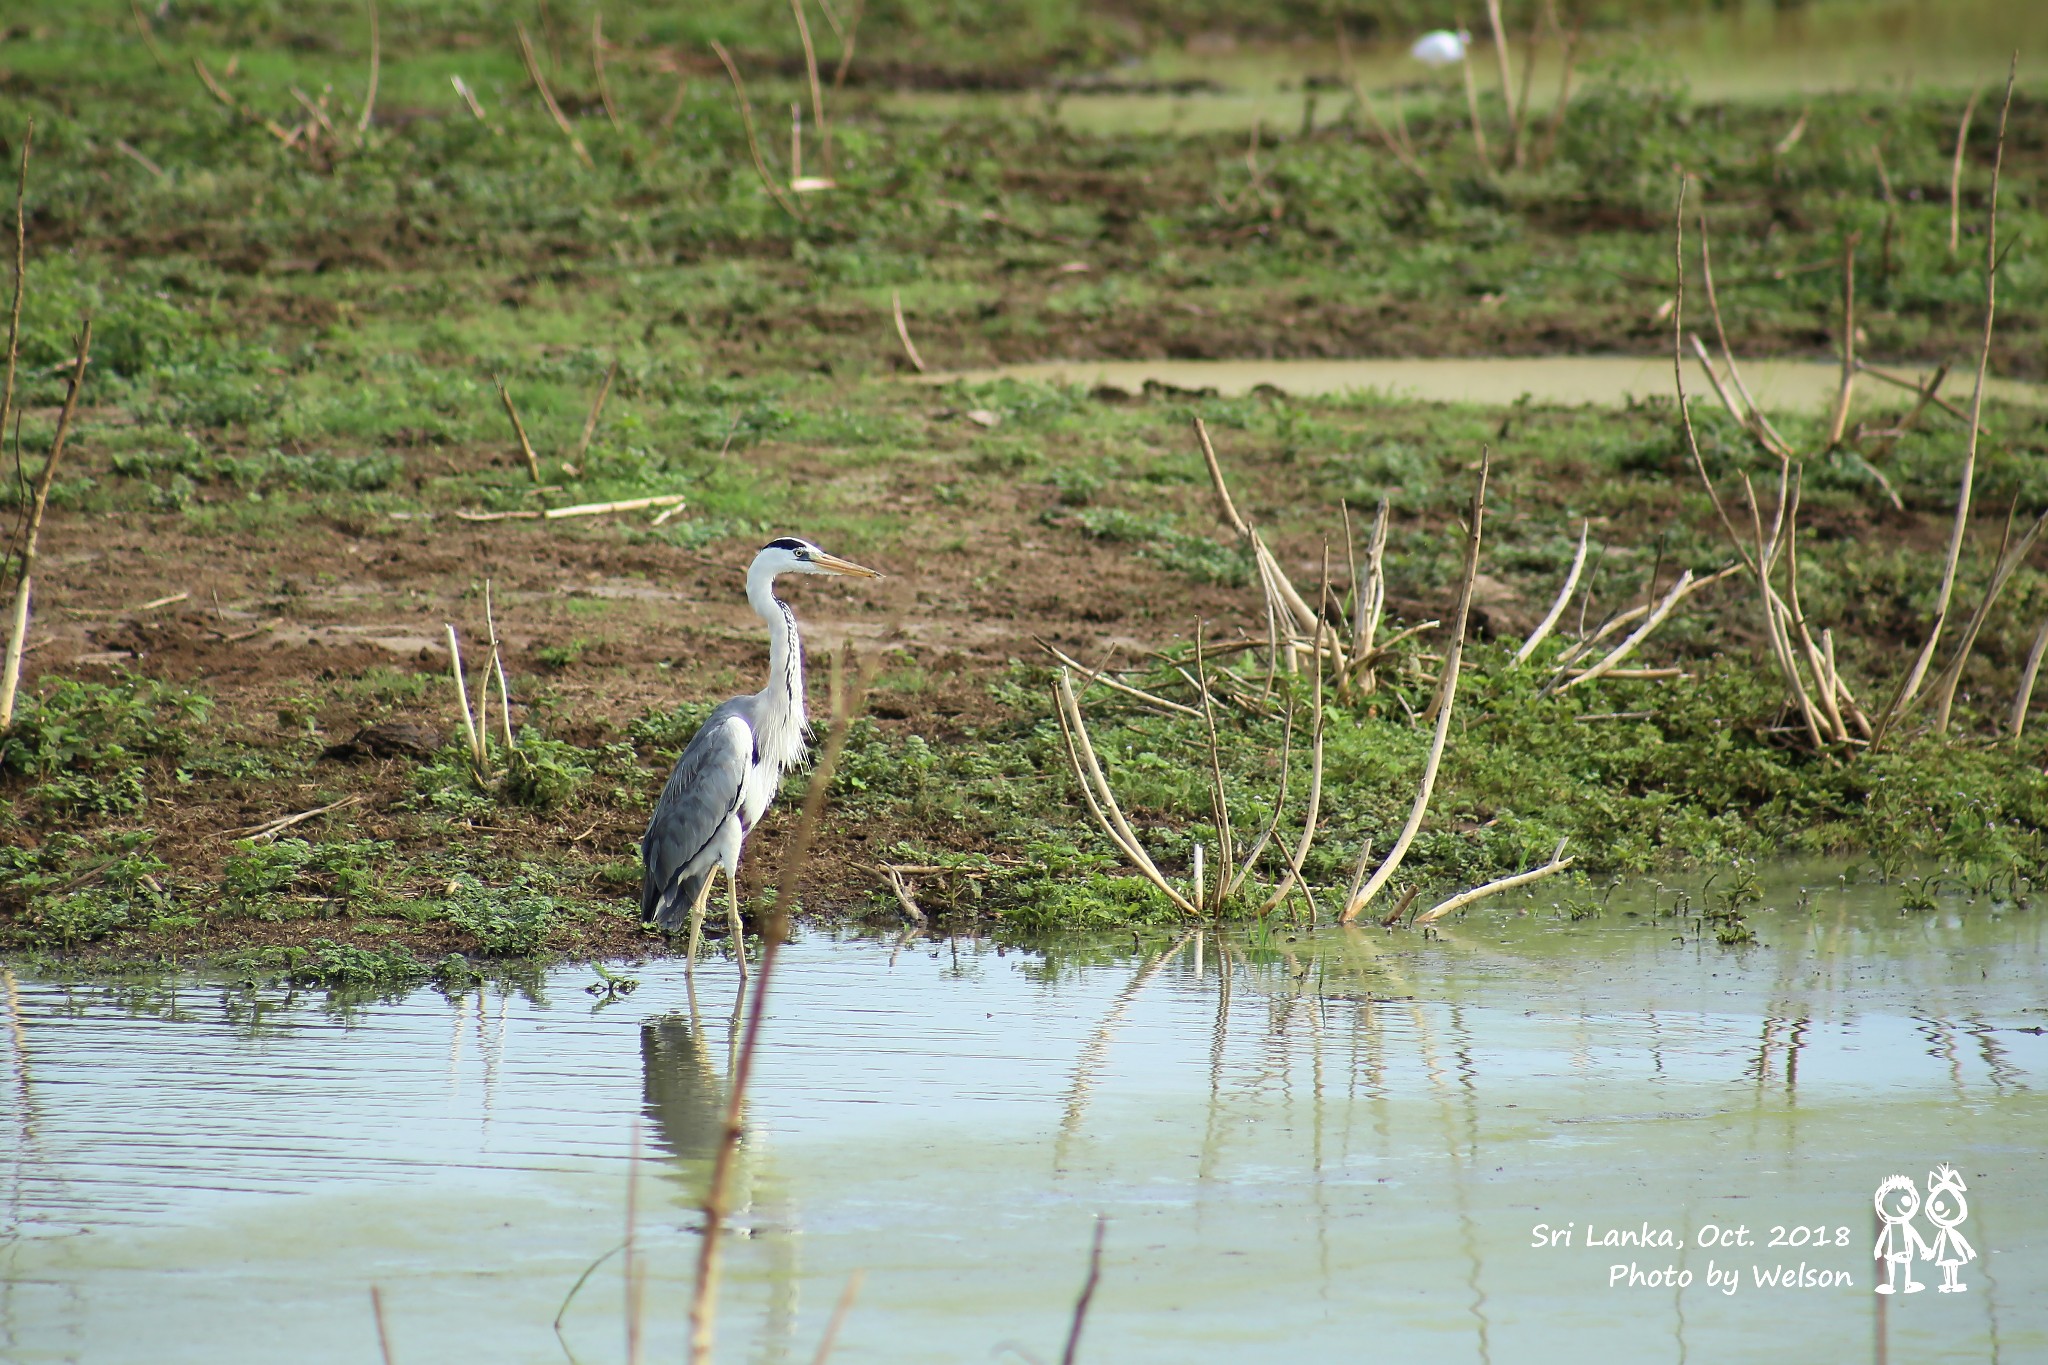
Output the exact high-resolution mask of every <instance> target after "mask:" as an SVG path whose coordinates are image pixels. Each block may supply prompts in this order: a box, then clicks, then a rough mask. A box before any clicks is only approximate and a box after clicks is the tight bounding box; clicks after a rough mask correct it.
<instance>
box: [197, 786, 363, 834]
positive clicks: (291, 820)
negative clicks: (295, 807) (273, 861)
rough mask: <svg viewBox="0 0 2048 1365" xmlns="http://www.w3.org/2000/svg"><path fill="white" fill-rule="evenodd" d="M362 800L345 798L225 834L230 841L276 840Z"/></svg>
mask: <svg viewBox="0 0 2048 1365" xmlns="http://www.w3.org/2000/svg"><path fill="white" fill-rule="evenodd" d="M362 799H363V798H362V797H360V796H344V797H342V798H341V800H339V801H330V802H328V803H327V804H326V805H324V806H316V807H314V808H313V809H312V810H302V811H300V812H299V813H298V814H296V815H281V816H279V817H278V818H277V819H275V820H265V821H264V822H263V823H262V824H260V825H250V826H249V827H248V828H246V829H231V830H227V831H225V833H226V835H227V837H228V838H230V839H249V840H252V841H253V840H260V839H275V838H276V837H277V836H278V835H280V834H282V833H284V832H285V831H286V830H288V829H290V828H292V827H293V826H294V825H303V824H305V823H306V821H308V820H312V819H315V818H316V817H318V816H322V815H326V814H327V813H328V812H330V811H337V810H340V809H342V808H343V807H344V806H353V805H355V804H356V803H357V802H358V801H361V800H362Z"/></svg>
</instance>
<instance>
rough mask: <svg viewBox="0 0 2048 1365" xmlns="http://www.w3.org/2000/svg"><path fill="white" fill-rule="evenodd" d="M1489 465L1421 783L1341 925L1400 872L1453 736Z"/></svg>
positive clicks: (1485, 462)
mask: <svg viewBox="0 0 2048 1365" xmlns="http://www.w3.org/2000/svg"><path fill="white" fill-rule="evenodd" d="M1491 466H1492V458H1491V455H1490V454H1482V455H1481V456H1480V458H1479V486H1478V488H1476V489H1475V490H1474V491H1473V493H1472V524H1471V526H1470V528H1469V529H1468V530H1467V531H1466V538H1465V572H1464V576H1463V578H1462V581H1461V582H1460V583H1459V586H1458V610H1457V614H1456V615H1455V616H1454V617H1453V618H1452V621H1451V639H1450V646H1449V648H1447V649H1446V650H1445V651H1444V663H1443V681H1442V682H1441V683H1440V684H1439V685H1438V689H1437V696H1436V701H1435V703H1434V706H1435V710H1436V733H1435V735H1434V736H1433V737H1432V738H1431V740H1430V744H1429V757H1428V759H1427V760H1425V761H1424V763H1423V767H1422V781H1421V783H1420V784H1419V785H1418V787H1417V788H1416V792H1415V802H1414V804H1413V805H1412V806H1410V807H1409V809H1408V820H1407V823H1406V824H1404V825H1402V826H1401V833H1400V836H1399V837H1398V838H1397V839H1395V841H1394V846H1393V847H1392V848H1390V849H1388V850H1387V856H1386V858H1385V859H1383V860H1382V861H1381V863H1380V865H1379V869H1378V870H1377V871H1375V872H1374V873H1373V874H1372V877H1371V878H1370V879H1369V880H1368V881H1367V882H1366V883H1365V885H1364V886H1362V887H1360V888H1359V889H1358V890H1357V891H1355V892H1353V893H1352V894H1351V896H1350V898H1349V899H1348V900H1347V901H1346V903H1345V906H1344V911H1343V914H1342V916H1341V917H1340V918H1341V922H1342V923H1345V924H1349V923H1351V921H1353V920H1355V919H1357V918H1358V912H1359V911H1361V910H1363V909H1365V907H1366V905H1367V904H1369V903H1370V902H1371V900H1372V898H1373V897H1374V896H1376V895H1378V894H1379V892H1380V888H1381V887H1383V886H1385V885H1386V884H1387V881H1388V879H1389V878H1391V877H1392V876H1393V875H1394V874H1395V873H1396V872H1398V871H1399V870H1400V868H1401V860H1402V859H1403V858H1405V857H1407V856H1408V846H1409V845H1410V844H1412V843H1414V842H1415V835H1416V833H1417V832H1418V831H1419V830H1421V828H1422V817H1423V816H1424V815H1425V814H1427V813H1428V811H1429V798H1430V794H1431V793H1432V792H1433V791H1434V790H1435V789H1436V775H1437V770H1438V768H1439V767H1440V766H1441V765H1442V763H1443V758H1444V746H1445V744H1447V743H1448V742H1449V740H1450V736H1451V712H1452V709H1453V707H1454V706H1455V704H1456V702H1457V698H1458V670H1459V667H1460V665H1461V664H1462V662H1463V660H1464V656H1465V627H1466V624H1467V622H1468V621H1469V620H1470V619H1471V615H1472V588H1473V585H1474V583H1476V582H1477V581H1478V578H1479V546H1480V542H1481V539H1482V537H1483V535H1484V526H1485V518H1486V478H1487V474H1488V472H1489V471H1490V469H1491ZM1369 853H1370V846H1368V853H1367V855H1362V856H1361V857H1360V858H1359V867H1360V869H1361V870H1362V869H1363V868H1364V866H1365V857H1366V856H1369Z"/></svg>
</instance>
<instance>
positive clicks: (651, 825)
mask: <svg viewBox="0 0 2048 1365" xmlns="http://www.w3.org/2000/svg"><path fill="white" fill-rule="evenodd" d="M786 573H806V574H850V575H853V576H855V577H859V578H880V577H881V576H882V575H881V574H879V573H877V572H875V571H874V570H873V569H869V568H863V567H862V566H861V565H859V564H855V563H854V562H852V561H851V560H846V559H841V558H839V557H838V556H837V555H831V554H827V553H825V552H824V551H823V550H821V549H819V548H818V547H817V546H815V545H813V544H811V543H810V542H809V541H807V540H799V539H797V538H795V537H793V536H787V537H784V538H783V539H781V540H771V541H769V542H768V543H767V544H766V545H764V546H762V547H761V552H760V553H759V554H757V555H755V556H754V562H753V564H752V565H750V566H749V567H748V569H747V602H748V604H749V605H751V606H752V607H753V608H754V610H755V612H756V613H758V614H759V615H760V617H761V619H762V621H764V622H765V623H767V626H768V684H767V686H765V687H763V688H762V689H761V690H760V691H759V692H754V693H750V694H748V695H746V696H744V697H734V698H733V699H732V700H731V701H727V702H723V703H721V704H720V705H719V706H718V707H717V708H716V709H715V710H713V711H712V713H711V714H710V715H709V716H707V717H705V719H704V724H703V725H702V726H700V727H699V728H698V730H697V733H696V735H695V737H693V738H692V739H691V740H690V743H689V745H688V746H687V747H686V748H684V750H683V753H682V757H680V758H678V759H677V760H676V766H675V770H674V771H673V772H671V773H670V774H669V778H668V785H667V786H666V787H664V788H663V789H662V792H661V800H660V801H658V802H656V803H655V806H654V816H653V818H652V819H650V820H649V821H648V822H647V833H646V834H644V835H642V836H641V838H640V861H641V864H642V867H643V869H644V870H643V872H642V875H641V882H640V917H641V919H643V920H644V921H646V922H647V923H648V924H651V925H653V926H654V927H656V928H658V929H660V930H661V931H662V932H663V933H664V934H673V933H675V932H676V931H677V930H679V929H681V928H682V927H683V925H684V923H685V921H686V919H687V922H688V924H689V927H690V947H689V952H690V956H691V958H692V959H694V958H695V957H696V953H697V936H698V934H699V932H700V931H701V929H702V928H703V924H704V903H705V901H706V900H707V899H709V897H710V894H711V877H712V874H713V873H714V872H717V871H718V870H720V869H721V868H722V869H724V871H725V880H726V887H727V891H728V898H727V903H728V907H729V910H730V916H731V923H732V930H733V934H734V938H733V942H734V944H735V946H737V945H739V944H740V943H741V942H742V940H741V938H740V937H739V934H740V930H741V926H740V901H739V866H740V848H741V846H742V845H743V844H744V843H745V842H746V838H747V835H748V834H749V833H751V832H752V831H753V828H754V825H755V824H756V823H757V822H758V821H759V820H760V818H761V814H762V812H763V811H765V810H767V809H768V804H769V803H770V802H771V801H773V800H774V799H775V792H776V789H777V788H778V787H779V786H781V784H782V775H783V774H784V773H786V772H788V771H789V770H790V769H791V768H794V767H796V766H797V765H798V764H800V763H802V762H803V759H804V751H805V747H806V745H807V744H808V742H809V738H810V733H809V732H810V727H809V725H808V724H807V723H806V721H805V719H804V642H803V636H802V635H800V634H799V633H798V631H797V626H796V613H794V612H792V611H791V610H790V609H789V604H788V603H787V602H784V601H782V600H781V599H780V598H778V597H776V595H775V580H776V579H777V578H778V577H780V576H781V575H783V574H786ZM745 960H746V959H745V957H744V954H743V955H742V957H741V962H742V963H743V964H744V962H745ZM743 970H744V968H743Z"/></svg>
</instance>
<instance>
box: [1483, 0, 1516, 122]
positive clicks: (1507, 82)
mask: <svg viewBox="0 0 2048 1365" xmlns="http://www.w3.org/2000/svg"><path fill="white" fill-rule="evenodd" d="M1486 22H1487V23H1488V25H1490V26H1491V27H1492V29H1493V56H1494V60H1495V61H1497V62H1499V63H1500V102H1501V104H1502V105H1503V106H1504V107H1505V108H1506V109H1507V111H1508V146H1509V147H1511V148H1514V149H1516V150H1515V151H1514V152H1512V153H1511V155H1512V157H1513V159H1514V160H1515V161H1517V162H1519V161H1520V160H1521V154H1520V148H1521V145H1522V129H1521V126H1520V125H1519V124H1518V123H1516V121H1515V77H1514V73H1513V72H1512V71H1510V70H1509V69H1508V31H1507V28H1506V26H1505V25H1503V24H1502V23H1501V21H1500V0H1486Z"/></svg>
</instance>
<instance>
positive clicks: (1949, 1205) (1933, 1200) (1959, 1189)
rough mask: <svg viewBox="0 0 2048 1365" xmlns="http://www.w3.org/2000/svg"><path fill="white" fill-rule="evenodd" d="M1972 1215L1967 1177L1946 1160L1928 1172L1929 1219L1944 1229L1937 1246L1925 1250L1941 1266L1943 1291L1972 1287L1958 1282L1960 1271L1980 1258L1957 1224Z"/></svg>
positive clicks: (1948, 1292) (1947, 1292)
mask: <svg viewBox="0 0 2048 1365" xmlns="http://www.w3.org/2000/svg"><path fill="white" fill-rule="evenodd" d="M1969 1216H1970V1206H1969V1203H1968V1202H1967V1201H1966V1200H1965V1199H1964V1198H1963V1178H1962V1177H1961V1176H1960V1175H1957V1174H1956V1169H1955V1167H1953V1166H1950V1165H1949V1164H1947V1163H1946V1162H1944V1163H1942V1164H1941V1165H1939V1166H1936V1167H1935V1168H1934V1169H1933V1170H1931V1171H1929V1172H1928V1173H1927V1220H1928V1221H1929V1222H1930V1223H1933V1224H1934V1226H1935V1227H1937V1228H1939V1229H1941V1231H1939V1232H1938V1233H1936V1234H1935V1237H1934V1245H1933V1246H1931V1247H1929V1248H1927V1251H1926V1253H1925V1255H1926V1257H1927V1259H1928V1260H1930V1261H1933V1262H1935V1263H1936V1264H1937V1265H1939V1266H1940V1267H1941V1285H1940V1286H1939V1287H1940V1289H1941V1292H1942V1293H1944V1294H1961V1293H1963V1292H1965V1291H1966V1290H1968V1289H1969V1287H1970V1286H1968V1285H1966V1284H1957V1283H1956V1272H1958V1271H1959V1270H1961V1269H1962V1268H1963V1265H1964V1263H1965V1262H1968V1261H1973V1260H1975V1259H1976V1258H1977V1252H1976V1249H1975V1248H1973V1247H1972V1246H1971V1245H1970V1244H1969V1243H1968V1242H1966V1241H1964V1240H1963V1234H1962V1233H1960V1232H1958V1231H1956V1226H1957V1225H1958V1224H1960V1223H1961V1222H1962V1221H1963V1220H1964V1219H1965V1218H1968V1217H1969Z"/></svg>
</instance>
